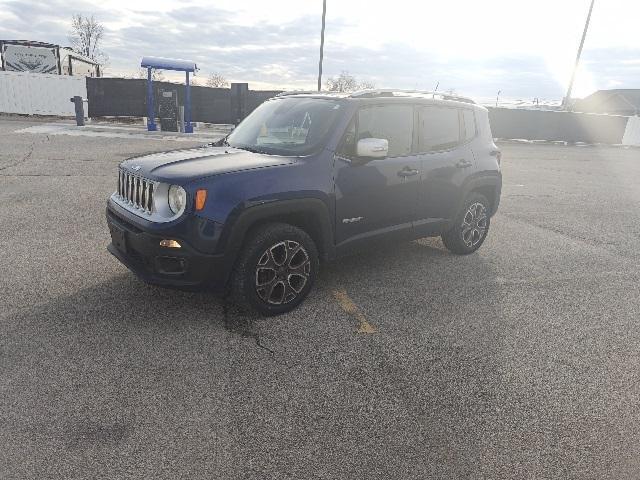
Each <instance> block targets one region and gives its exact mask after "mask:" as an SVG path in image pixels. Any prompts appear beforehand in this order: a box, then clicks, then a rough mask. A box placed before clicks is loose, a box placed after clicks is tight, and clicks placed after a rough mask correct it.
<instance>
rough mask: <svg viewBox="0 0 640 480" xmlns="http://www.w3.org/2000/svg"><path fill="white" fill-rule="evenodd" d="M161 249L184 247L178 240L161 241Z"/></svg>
mask: <svg viewBox="0 0 640 480" xmlns="http://www.w3.org/2000/svg"><path fill="white" fill-rule="evenodd" d="M160 246H161V247H167V248H182V245H180V243H179V242H178V241H177V240H160Z"/></svg>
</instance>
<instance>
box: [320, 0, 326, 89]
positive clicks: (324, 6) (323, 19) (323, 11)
mask: <svg viewBox="0 0 640 480" xmlns="http://www.w3.org/2000/svg"><path fill="white" fill-rule="evenodd" d="M326 16H327V0H322V30H320V62H319V63H318V91H321V90H322V59H323V58H324V24H325V18H326Z"/></svg>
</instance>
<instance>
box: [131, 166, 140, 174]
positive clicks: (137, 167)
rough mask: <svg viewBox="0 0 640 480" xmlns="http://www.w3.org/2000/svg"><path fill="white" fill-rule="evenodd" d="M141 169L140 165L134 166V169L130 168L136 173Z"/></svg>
mask: <svg viewBox="0 0 640 480" xmlns="http://www.w3.org/2000/svg"><path fill="white" fill-rule="evenodd" d="M141 168H142V167H141V166H140V165H136V166H135V167H131V170H133V171H134V172H137V171H138V170H140V169H141Z"/></svg>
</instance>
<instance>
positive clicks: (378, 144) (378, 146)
mask: <svg viewBox="0 0 640 480" xmlns="http://www.w3.org/2000/svg"><path fill="white" fill-rule="evenodd" d="M388 153H389V141H388V140H386V139H384V138H363V139H361V140H358V146H357V150H356V154H357V156H358V157H366V158H385V157H386V156H387V154H388Z"/></svg>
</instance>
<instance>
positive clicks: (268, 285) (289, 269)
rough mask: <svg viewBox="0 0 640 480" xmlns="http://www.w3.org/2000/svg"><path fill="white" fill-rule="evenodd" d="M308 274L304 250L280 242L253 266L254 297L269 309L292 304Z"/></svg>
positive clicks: (309, 270) (289, 241)
mask: <svg viewBox="0 0 640 480" xmlns="http://www.w3.org/2000/svg"><path fill="white" fill-rule="evenodd" d="M310 273H311V260H310V259H309V254H308V253H307V251H306V250H305V248H304V247H303V246H302V245H301V244H300V243H298V242H296V241H293V240H284V241H282V242H278V243H276V244H275V245H272V246H271V247H269V248H267V250H266V251H265V252H264V253H263V254H262V255H261V256H260V259H259V260H258V264H257V266H256V275H255V288H256V293H257V294H258V296H259V297H260V298H261V299H262V300H263V301H264V302H266V303H269V304H271V305H282V304H286V303H289V302H291V301H293V300H294V299H295V298H296V297H297V296H298V295H299V294H300V292H302V290H303V289H304V287H305V285H306V284H307V282H308V281H309V274H310Z"/></svg>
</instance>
